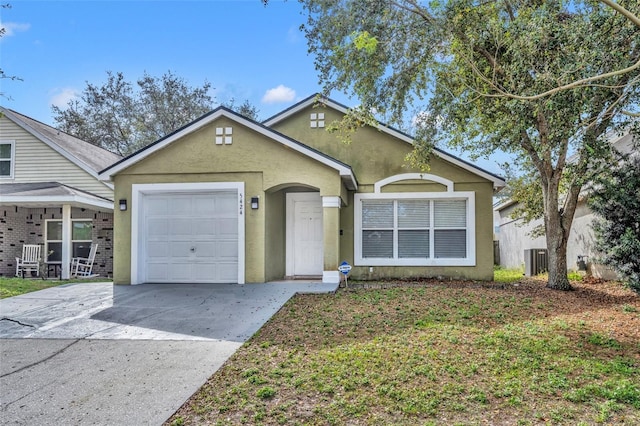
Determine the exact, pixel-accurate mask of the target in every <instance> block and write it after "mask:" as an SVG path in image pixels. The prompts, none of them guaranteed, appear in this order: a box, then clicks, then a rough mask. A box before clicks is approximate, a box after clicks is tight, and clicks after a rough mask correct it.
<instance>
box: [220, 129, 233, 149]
mask: <svg viewBox="0 0 640 426" xmlns="http://www.w3.org/2000/svg"><path fill="white" fill-rule="evenodd" d="M232 143H233V127H216V145H231V144H232Z"/></svg>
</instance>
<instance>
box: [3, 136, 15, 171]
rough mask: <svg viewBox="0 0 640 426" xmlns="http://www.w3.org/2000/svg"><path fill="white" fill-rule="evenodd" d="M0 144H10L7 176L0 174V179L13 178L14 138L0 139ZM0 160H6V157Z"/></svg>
mask: <svg viewBox="0 0 640 426" xmlns="http://www.w3.org/2000/svg"><path fill="white" fill-rule="evenodd" d="M0 145H10V146H11V157H10V158H9V161H10V164H9V176H2V175H0V179H13V178H14V175H15V169H16V141H14V140H0ZM1 160H2V161H6V160H7V159H6V158H3V159H1Z"/></svg>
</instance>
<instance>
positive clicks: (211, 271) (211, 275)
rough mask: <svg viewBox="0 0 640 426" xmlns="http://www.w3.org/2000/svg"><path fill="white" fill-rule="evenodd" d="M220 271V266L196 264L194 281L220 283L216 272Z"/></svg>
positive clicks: (194, 266)
mask: <svg viewBox="0 0 640 426" xmlns="http://www.w3.org/2000/svg"><path fill="white" fill-rule="evenodd" d="M217 269H218V265H217V264H216V265H212V264H208V263H207V264H200V265H199V264H194V265H193V280H194V281H200V282H205V281H210V282H218V279H217V277H216V273H217V272H216V271H217Z"/></svg>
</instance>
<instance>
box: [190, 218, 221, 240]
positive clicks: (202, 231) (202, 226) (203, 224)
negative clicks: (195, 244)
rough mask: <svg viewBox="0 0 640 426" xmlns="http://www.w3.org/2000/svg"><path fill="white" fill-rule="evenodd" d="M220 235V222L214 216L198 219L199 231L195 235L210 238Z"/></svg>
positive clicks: (200, 237) (202, 238) (203, 238)
mask: <svg viewBox="0 0 640 426" xmlns="http://www.w3.org/2000/svg"><path fill="white" fill-rule="evenodd" d="M217 235H218V224H217V221H216V220H215V219H213V218H204V219H200V220H198V233H197V235H195V237H197V238H198V239H201V240H205V239H206V240H208V239H211V238H215V237H216V236H217Z"/></svg>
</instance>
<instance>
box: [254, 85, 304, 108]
mask: <svg viewBox="0 0 640 426" xmlns="http://www.w3.org/2000/svg"><path fill="white" fill-rule="evenodd" d="M295 98H296V91H295V90H293V89H291V88H289V87H286V86H284V85H282V84H281V85H279V86H278V87H276V88H273V89H269V90H267V92H266V93H265V94H264V96H263V97H262V102H263V103H265V104H276V103H280V102H291V101H293V100H294V99H295Z"/></svg>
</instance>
